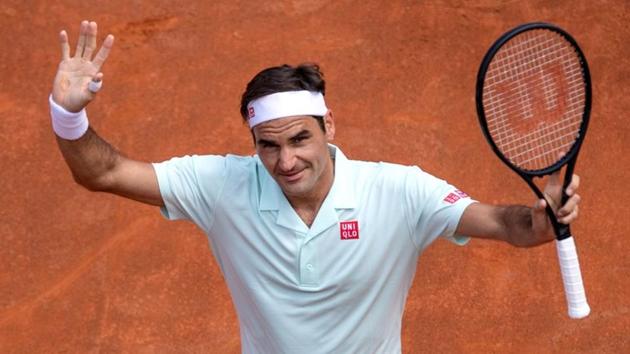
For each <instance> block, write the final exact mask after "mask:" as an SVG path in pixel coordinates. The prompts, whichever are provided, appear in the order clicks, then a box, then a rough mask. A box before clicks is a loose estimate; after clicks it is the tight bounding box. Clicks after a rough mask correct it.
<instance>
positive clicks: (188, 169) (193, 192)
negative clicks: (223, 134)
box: [153, 155, 227, 227]
mask: <svg viewBox="0 0 630 354" xmlns="http://www.w3.org/2000/svg"><path fill="white" fill-rule="evenodd" d="M153 168H154V169H155V173H156V175H157V180H158V185H159V187H160V194H161V195H162V199H163V200H164V207H162V208H161V211H162V214H163V215H164V216H165V217H166V218H168V219H170V220H177V219H189V220H192V221H194V222H195V223H196V224H197V225H200V226H204V227H209V226H210V224H211V223H212V216H213V214H214V207H215V205H216V203H217V200H218V199H219V197H220V195H221V192H222V189H223V186H224V185H225V179H226V176H227V168H226V159H225V157H223V156H214V155H209V156H196V155H194V156H184V157H176V158H173V159H170V160H168V161H164V162H160V163H154V164H153Z"/></svg>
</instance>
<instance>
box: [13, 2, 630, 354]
mask: <svg viewBox="0 0 630 354" xmlns="http://www.w3.org/2000/svg"><path fill="white" fill-rule="evenodd" d="M629 11H630V2H628V1H624V0H612V1H568V0H567V1H495V0H482V1H463V0H461V1H457V0H453V1H447V0H441V1H440V0H435V1H402V0H393V1H346V0H340V1H328V0H284V1H225V0H222V1H181V0H173V1H150V2H149V1H120V0H112V1H102V2H86V1H82V2H80V1H62V2H55V3H54V4H53V2H51V1H42V0H33V1H18V0H3V1H2V2H1V3H0V35H1V38H2V39H3V40H2V41H1V42H0V147H1V152H0V168H1V172H0V176H1V177H0V181H1V182H2V183H1V184H0V191H1V192H0V352H2V353H56V352H64V353H110V352H127V353H207V352H214V353H238V352H239V350H240V346H239V334H238V322H237V318H236V315H235V312H234V307H233V305H232V303H231V301H230V295H229V293H228V291H227V288H226V286H225V283H224V281H223V278H222V276H221V274H220V272H219V270H218V268H217V265H216V262H215V261H214V259H213V257H212V253H211V251H210V250H209V248H208V243H207V240H206V238H205V237H204V235H203V234H202V233H201V232H200V231H199V230H198V229H196V228H195V227H194V226H193V225H191V224H188V223H185V222H167V221H166V220H165V219H163V218H162V217H161V216H160V214H159V211H158V210H157V208H153V207H149V206H145V205H141V204H137V203H133V202H131V201H127V200H124V199H122V198H118V197H115V196H110V195H106V194H99V193H90V192H88V191H86V190H84V189H82V188H81V187H79V186H78V185H76V184H75V183H74V182H73V180H72V177H71V175H70V173H69V172H68V170H67V168H66V166H65V164H64V162H63V160H62V157H61V154H60V153H59V151H58V150H57V147H56V144H55V139H54V136H53V133H52V131H51V129H50V122H49V117H48V104H47V97H48V94H49V92H50V88H51V83H52V79H53V76H54V73H55V70H56V66H57V64H58V61H59V58H60V53H59V48H58V41H57V33H58V32H59V31H60V30H61V29H66V30H68V33H69V35H70V40H71V42H72V43H73V44H72V47H74V43H75V41H76V38H77V32H78V25H79V22H80V21H81V20H83V19H89V20H95V21H97V22H98V24H99V28H100V35H99V37H100V39H99V40H102V38H104V36H105V34H106V33H113V34H114V35H115V36H116V38H117V41H116V44H115V47H114V50H113V51H112V53H111V56H110V59H109V61H108V62H107V63H106V64H105V67H104V69H103V71H104V73H105V85H104V88H103V90H102V91H101V93H99V97H98V98H97V99H96V100H95V101H94V102H93V103H92V104H91V105H90V107H89V114H90V119H91V124H92V126H93V127H95V129H96V130H97V131H98V132H99V133H100V134H101V135H103V136H104V137H106V138H107V139H108V140H109V141H110V142H111V143H112V144H114V145H115V146H117V147H118V148H119V149H120V150H122V151H124V152H125V153H126V154H128V155H129V156H131V157H134V158H137V159H142V160H146V161H161V160H164V159H167V158H170V157H172V156H178V155H184V154H193V153H197V154H203V153H216V154H225V153H228V152H229V153H237V154H251V153H253V147H252V144H251V137H250V134H249V132H248V129H247V128H246V127H245V126H244V125H243V124H242V123H241V120H240V117H239V114H238V105H239V98H240V95H241V93H242V90H243V88H244V86H245V84H246V83H247V81H248V80H249V79H250V78H251V77H252V76H253V75H254V74H255V73H257V72H258V71H259V70H261V69H262V68H265V67H268V66H271V65H278V64H283V63H290V64H297V63H300V62H304V61H314V62H318V63H319V64H320V65H321V66H322V68H323V70H324V72H325V74H326V78H327V82H328V91H327V99H328V104H329V106H330V107H331V108H332V109H333V110H334V112H335V118H336V125H337V136H336V141H335V142H336V143H337V144H338V145H339V146H340V147H341V148H342V149H343V150H344V152H345V153H346V154H347V155H348V156H349V157H351V158H354V159H366V160H376V161H379V160H383V161H391V162H397V163H403V164H414V165H419V166H421V167H422V168H423V169H424V170H426V171H429V172H431V173H433V174H435V175H437V176H440V177H442V178H445V179H447V180H448V181H449V182H451V183H453V184H455V185H457V186H458V187H460V188H461V189H462V190H465V191H466V192H468V193H469V194H471V195H472V196H473V197H474V198H475V199H478V200H480V201H484V202H490V203H523V204H527V205H530V204H532V203H533V201H534V198H533V194H532V193H531V191H530V190H529V189H528V188H527V187H526V185H525V184H524V183H523V182H522V181H521V180H520V179H519V178H518V177H517V176H516V175H515V174H513V173H512V172H511V171H510V170H508V169H507V168H506V167H504V166H503V165H502V164H501V163H500V162H499V160H498V159H497V158H496V157H495V156H494V154H493V153H492V152H491V150H490V148H489V147H488V146H487V144H486V142H485V140H484V138H483V136H482V134H481V131H480V129H479V128H478V124H477V117H476V111H475V104H474V86H475V79H476V73H477V69H478V66H479V63H480V61H481V59H482V57H483V55H484V53H485V51H486V50H487V48H488V47H489V46H490V44H491V43H492V42H493V41H494V40H495V39H496V38H497V37H498V36H499V35H500V34H502V33H503V32H505V31H506V30H507V29H509V28H512V27H514V26H515V25H517V24H520V23H523V22H530V21H546V22H553V23H556V24H558V25H560V26H561V27H563V28H565V29H566V30H567V31H569V32H570V33H572V34H573V35H574V36H575V38H576V39H577V40H578V42H579V43H580V44H581V46H582V48H583V50H584V52H585V53H586V56H587V58H588V59H589V62H590V66H591V72H592V77H593V97H594V104H593V112H592V120H591V125H590V130H589V133H588V137H587V139H586V143H585V145H584V147H583V150H582V154H581V156H580V160H579V161H578V165H577V168H576V172H577V173H578V174H580V176H581V177H582V181H583V184H582V187H581V189H580V194H581V195H582V197H583V202H582V204H580V212H581V214H580V218H579V219H578V221H577V222H576V223H575V224H574V225H573V232H574V234H575V236H576V240H577V245H578V252H579V255H580V259H581V262H582V271H583V275H584V281H585V286H586V291H587V294H588V296H589V300H590V303H591V307H592V314H591V315H590V317H588V318H586V319H583V320H579V321H576V320H571V319H569V318H568V317H567V315H566V309H565V302H564V294H563V289H562V285H561V281H560V275H559V270H558V264H557V259H556V256H555V247H554V245H553V244H549V245H544V246H541V247H538V248H534V249H528V250H523V249H517V248H512V247H510V246H507V245H503V244H499V243H497V242H490V241H478V240H473V241H472V242H471V243H470V244H469V245H467V246H466V247H457V246H455V245H451V244H450V243H448V242H446V241H437V242H436V243H435V244H433V245H432V246H431V247H429V248H428V249H427V250H426V252H425V253H424V254H423V256H422V257H421V260H420V262H419V265H418V271H417V274H416V279H415V283H414V287H413V288H412V291H411V292H410V294H409V299H408V302H407V307H406V312H405V317H404V319H403V321H404V323H403V351H404V352H405V353H421V352H458V353H534V352H535V353H544V352H556V353H568V352H592V353H620V352H624V351H627V350H628V347H630V340H629V338H630V336H629V335H628V330H629V329H630V316H629V315H630V277H629V276H628V273H629V272H630V257H627V254H628V252H629V251H630V243H629V242H628V238H627V237H628V234H629V231H630V229H629V224H628V216H629V215H630V207H629V206H628V205H629V204H628V202H627V200H630V189H629V188H627V186H626V185H625V184H624V183H625V182H626V181H627V180H628V178H629V177H630V174H629V173H628V171H629V166H628V156H629V155H630V144H629V143H628V141H630V139H629V138H630V136H629V133H630V125H628V124H627V123H626V119H625V118H626V115H627V112H630V100H629V99H628V97H630V62H629V60H628V58H630V45H629V42H628V38H630V27H629V26H628V22H629V20H630V18H629V17H630V16H629Z"/></svg>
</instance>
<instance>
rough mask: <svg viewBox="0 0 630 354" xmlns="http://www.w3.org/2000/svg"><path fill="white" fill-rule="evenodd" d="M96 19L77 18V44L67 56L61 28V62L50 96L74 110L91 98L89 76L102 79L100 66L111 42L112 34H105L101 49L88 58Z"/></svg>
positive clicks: (94, 38)
mask: <svg viewBox="0 0 630 354" xmlns="http://www.w3.org/2000/svg"><path fill="white" fill-rule="evenodd" d="M96 33H97V25H96V22H88V21H83V22H81V31H80V35H79V40H78V42H77V48H76V51H75V53H74V56H73V57H70V46H69V44H68V35H67V34H66V32H65V31H61V33H60V34H59V39H60V42H61V63H60V64H59V69H58V70H57V75H56V76H55V81H54V83H53V91H52V95H53V100H54V101H55V102H56V103H57V104H59V105H61V106H62V107H63V108H65V109H66V110H68V111H70V112H78V111H80V110H81V109H83V108H84V107H85V106H86V105H87V104H88V103H90V101H91V100H92V99H93V98H94V96H95V94H94V93H93V92H91V91H90V90H88V84H89V82H90V81H91V80H94V81H96V82H98V81H100V80H102V78H103V74H102V73H101V72H100V69H101V66H103V63H104V62H105V60H106V59H107V56H108V55H109V51H110V50H111V48H112V46H113V44H114V36H112V35H108V36H107V38H105V40H104V41H103V45H102V46H101V49H100V50H99V51H98V53H96V56H94V58H93V59H92V55H93V54H94V50H95V49H96Z"/></svg>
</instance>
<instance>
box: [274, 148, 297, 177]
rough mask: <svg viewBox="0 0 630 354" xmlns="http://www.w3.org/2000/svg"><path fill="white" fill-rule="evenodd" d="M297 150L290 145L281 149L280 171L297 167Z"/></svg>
mask: <svg viewBox="0 0 630 354" xmlns="http://www.w3.org/2000/svg"><path fill="white" fill-rule="evenodd" d="M295 161H296V158H295V152H294V151H293V149H291V148H290V147H282V148H281V149H280V158H279V159H278V168H279V169H280V172H290V171H291V170H293V168H294V167H295Z"/></svg>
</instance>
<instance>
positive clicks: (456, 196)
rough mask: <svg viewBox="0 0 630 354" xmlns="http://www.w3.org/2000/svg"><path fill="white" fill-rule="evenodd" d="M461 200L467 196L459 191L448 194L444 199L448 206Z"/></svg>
mask: <svg viewBox="0 0 630 354" xmlns="http://www.w3.org/2000/svg"><path fill="white" fill-rule="evenodd" d="M462 198H468V194H466V193H465V192H462V191H460V190H459V189H457V190H455V191H453V192H451V193H449V194H448V195H447V196H446V197H445V198H444V201H445V202H447V203H449V204H453V203H455V202H456V201H458V200H460V199H462Z"/></svg>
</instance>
